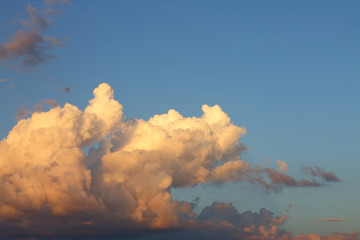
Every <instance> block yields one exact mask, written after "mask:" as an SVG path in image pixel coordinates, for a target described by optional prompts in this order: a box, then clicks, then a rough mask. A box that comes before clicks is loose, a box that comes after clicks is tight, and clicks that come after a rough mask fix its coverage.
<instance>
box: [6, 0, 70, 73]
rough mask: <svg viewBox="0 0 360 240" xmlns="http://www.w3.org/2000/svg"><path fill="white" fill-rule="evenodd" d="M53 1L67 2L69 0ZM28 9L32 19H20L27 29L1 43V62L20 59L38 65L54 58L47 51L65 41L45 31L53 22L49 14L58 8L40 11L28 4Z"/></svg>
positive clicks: (23, 63)
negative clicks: (46, 33)
mask: <svg viewBox="0 0 360 240" xmlns="http://www.w3.org/2000/svg"><path fill="white" fill-rule="evenodd" d="M53 2H54V3H55V2H59V3H60V2H63V3H65V2H69V1H53ZM69 3H70V2H69ZM26 10H27V11H28V13H29V17H30V20H21V21H20V23H21V24H22V25H23V26H24V27H26V29H20V30H18V31H17V32H16V33H15V34H14V35H13V36H12V38H11V40H10V41H8V42H5V43H3V44H1V45H0V63H2V62H4V61H12V60H19V61H20V62H21V65H22V66H26V67H31V66H36V65H39V64H41V63H43V62H45V61H46V60H48V59H50V58H54V57H55V56H53V55H51V54H48V53H47V51H48V50H49V49H51V48H53V47H54V46H61V45H63V44H64V42H65V39H61V38H55V37H49V36H45V35H44V32H45V31H46V30H47V29H48V28H49V27H50V26H51V24H52V21H51V20H50V19H49V15H50V16H51V15H53V14H55V13H56V9H51V11H50V10H49V9H48V10H45V11H40V10H38V9H37V8H35V7H34V6H32V5H31V4H28V6H27V8H26Z"/></svg>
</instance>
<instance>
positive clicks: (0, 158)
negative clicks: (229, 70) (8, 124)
mask: <svg viewBox="0 0 360 240" xmlns="http://www.w3.org/2000/svg"><path fill="white" fill-rule="evenodd" d="M44 103H45V104H49V105H51V106H52V108H51V109H50V110H49V111H47V112H41V111H42V105H41V104H39V105H38V106H35V108H36V109H37V110H39V111H37V112H32V115H31V117H29V118H27V119H22V120H20V121H19V122H18V123H17V125H16V126H15V127H14V128H13V129H12V130H11V131H10V132H9V135H8V136H7V137H6V138H5V139H4V140H2V141H1V142H0V152H1V153H2V154H1V155H0V179H1V181H0V222H1V224H0V230H1V231H0V232H2V234H3V236H6V237H7V236H10V237H14V236H15V235H16V237H23V236H37V237H44V238H46V237H49V236H62V237H64V238H72V239H74V238H82V237H83V236H90V235H95V236H96V235H101V236H119V235H120V236H124V235H126V234H130V235H133V234H135V235H136V234H139V235H141V234H145V233H146V234H148V233H149V234H152V236H155V235H157V234H160V235H159V236H162V237H164V236H166V232H167V233H172V234H173V235H172V236H179V238H178V239H181V238H182V239H184V237H185V236H189V235H188V234H192V237H194V236H195V237H196V239H204V237H206V238H207V239H216V238H215V237H214V236H218V237H220V236H223V237H224V238H225V239H226V238H227V239H229V238H231V239H291V237H292V235H291V233H288V232H286V231H284V230H283V229H281V225H282V224H283V222H284V221H285V220H286V219H287V218H288V216H287V215H283V216H274V215H273V213H272V212H270V211H268V210H266V209H261V210H260V212H259V213H252V212H250V211H246V212H244V213H241V214H240V213H239V212H237V210H236V209H235V208H234V207H233V206H232V205H231V204H225V203H214V204H212V205H211V206H208V207H205V208H204V210H203V211H202V212H201V213H200V214H199V215H197V214H196V213H195V212H194V206H195V205H196V201H195V202H185V201H178V200H175V199H173V198H172V195H171V189H174V188H184V187H191V186H195V185H197V184H200V183H203V184H205V183H208V184H217V185H221V184H224V183H226V182H244V183H246V182H247V183H250V184H253V185H259V186H262V187H264V188H265V189H267V190H268V191H273V192H277V191H279V190H281V189H282V188H284V187H304V186H321V185H323V183H324V182H326V181H331V178H326V177H323V175H324V174H323V173H324V172H323V171H320V170H317V171H315V170H314V171H315V172H314V173H315V174H312V175H311V176H312V178H318V179H320V180H314V179H300V180H298V179H295V178H293V177H291V176H289V175H287V174H285V173H283V172H279V171H277V170H276V169H272V168H262V167H260V166H255V167H253V166H251V164H250V163H249V162H248V161H245V160H241V154H242V153H243V152H244V151H246V150H247V147H246V146H244V145H243V144H242V143H241V142H240V138H241V137H242V136H244V135H245V134H246V129H245V128H244V127H239V126H236V125H234V124H233V123H232V122H231V120H230V118H229V116H228V115H227V114H226V113H225V112H223V111H222V109H221V108H220V106H218V105H215V106H212V107H211V106H208V105H203V106H202V111H203V114H202V116H201V117H184V116H182V115H181V114H180V113H179V112H177V111H175V110H173V109H171V110H169V111H168V112H167V113H165V114H161V115H154V116H153V117H151V118H150V119H149V120H147V121H146V120H143V119H124V118H123V114H122V105H121V104H120V103H118V102H117V101H116V100H114V95H113V90H112V89H111V87H110V86H109V85H108V84H105V83H103V84H100V85H99V86H98V87H97V88H96V89H95V90H94V98H93V99H92V100H90V101H89V104H88V106H87V107H86V108H85V110H84V111H82V110H80V109H79V108H77V107H76V106H73V105H71V104H69V103H66V104H65V106H64V107H60V106H59V105H58V104H57V103H56V101H55V100H51V99H48V100H45V101H44ZM94 143H98V144H97V145H98V147H97V148H95V147H92V148H90V150H89V152H88V155H85V154H84V153H83V151H82V149H83V147H85V146H91V145H92V144H94ZM325 173H326V172H325ZM197 201H198V200H197ZM40 226H46V228H44V227H40ZM59 226H62V227H59ZM2 228H3V229H2ZM44 229H46V230H44ZM14 232H16V234H14ZM7 234H8V235H7ZM164 234H165V235H164ZM174 234H175V235H174ZM192 237H189V238H187V239H191V238H192ZM174 239H175V238H174ZM217 239H219V238H217Z"/></svg>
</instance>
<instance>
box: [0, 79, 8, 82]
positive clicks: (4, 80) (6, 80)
mask: <svg viewBox="0 0 360 240" xmlns="http://www.w3.org/2000/svg"><path fill="white" fill-rule="evenodd" d="M8 81H10V79H8V78H0V82H8Z"/></svg>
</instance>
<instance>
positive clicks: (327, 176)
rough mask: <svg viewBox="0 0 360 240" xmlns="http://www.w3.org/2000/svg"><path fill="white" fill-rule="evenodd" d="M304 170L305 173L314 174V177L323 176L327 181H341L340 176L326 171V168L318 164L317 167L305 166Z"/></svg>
mask: <svg viewBox="0 0 360 240" xmlns="http://www.w3.org/2000/svg"><path fill="white" fill-rule="evenodd" d="M302 171H303V172H304V173H305V174H308V175H312V176H314V177H321V178H323V179H324V180H325V181H327V182H341V180H340V178H338V177H337V176H336V175H335V174H334V173H332V172H326V171H325V170H324V169H322V168H320V167H318V166H316V167H315V168H311V167H304V168H303V169H302Z"/></svg>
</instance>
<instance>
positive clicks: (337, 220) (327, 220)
mask: <svg viewBox="0 0 360 240" xmlns="http://www.w3.org/2000/svg"><path fill="white" fill-rule="evenodd" d="M345 221H346V219H345V218H319V219H315V220H314V222H345Z"/></svg>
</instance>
